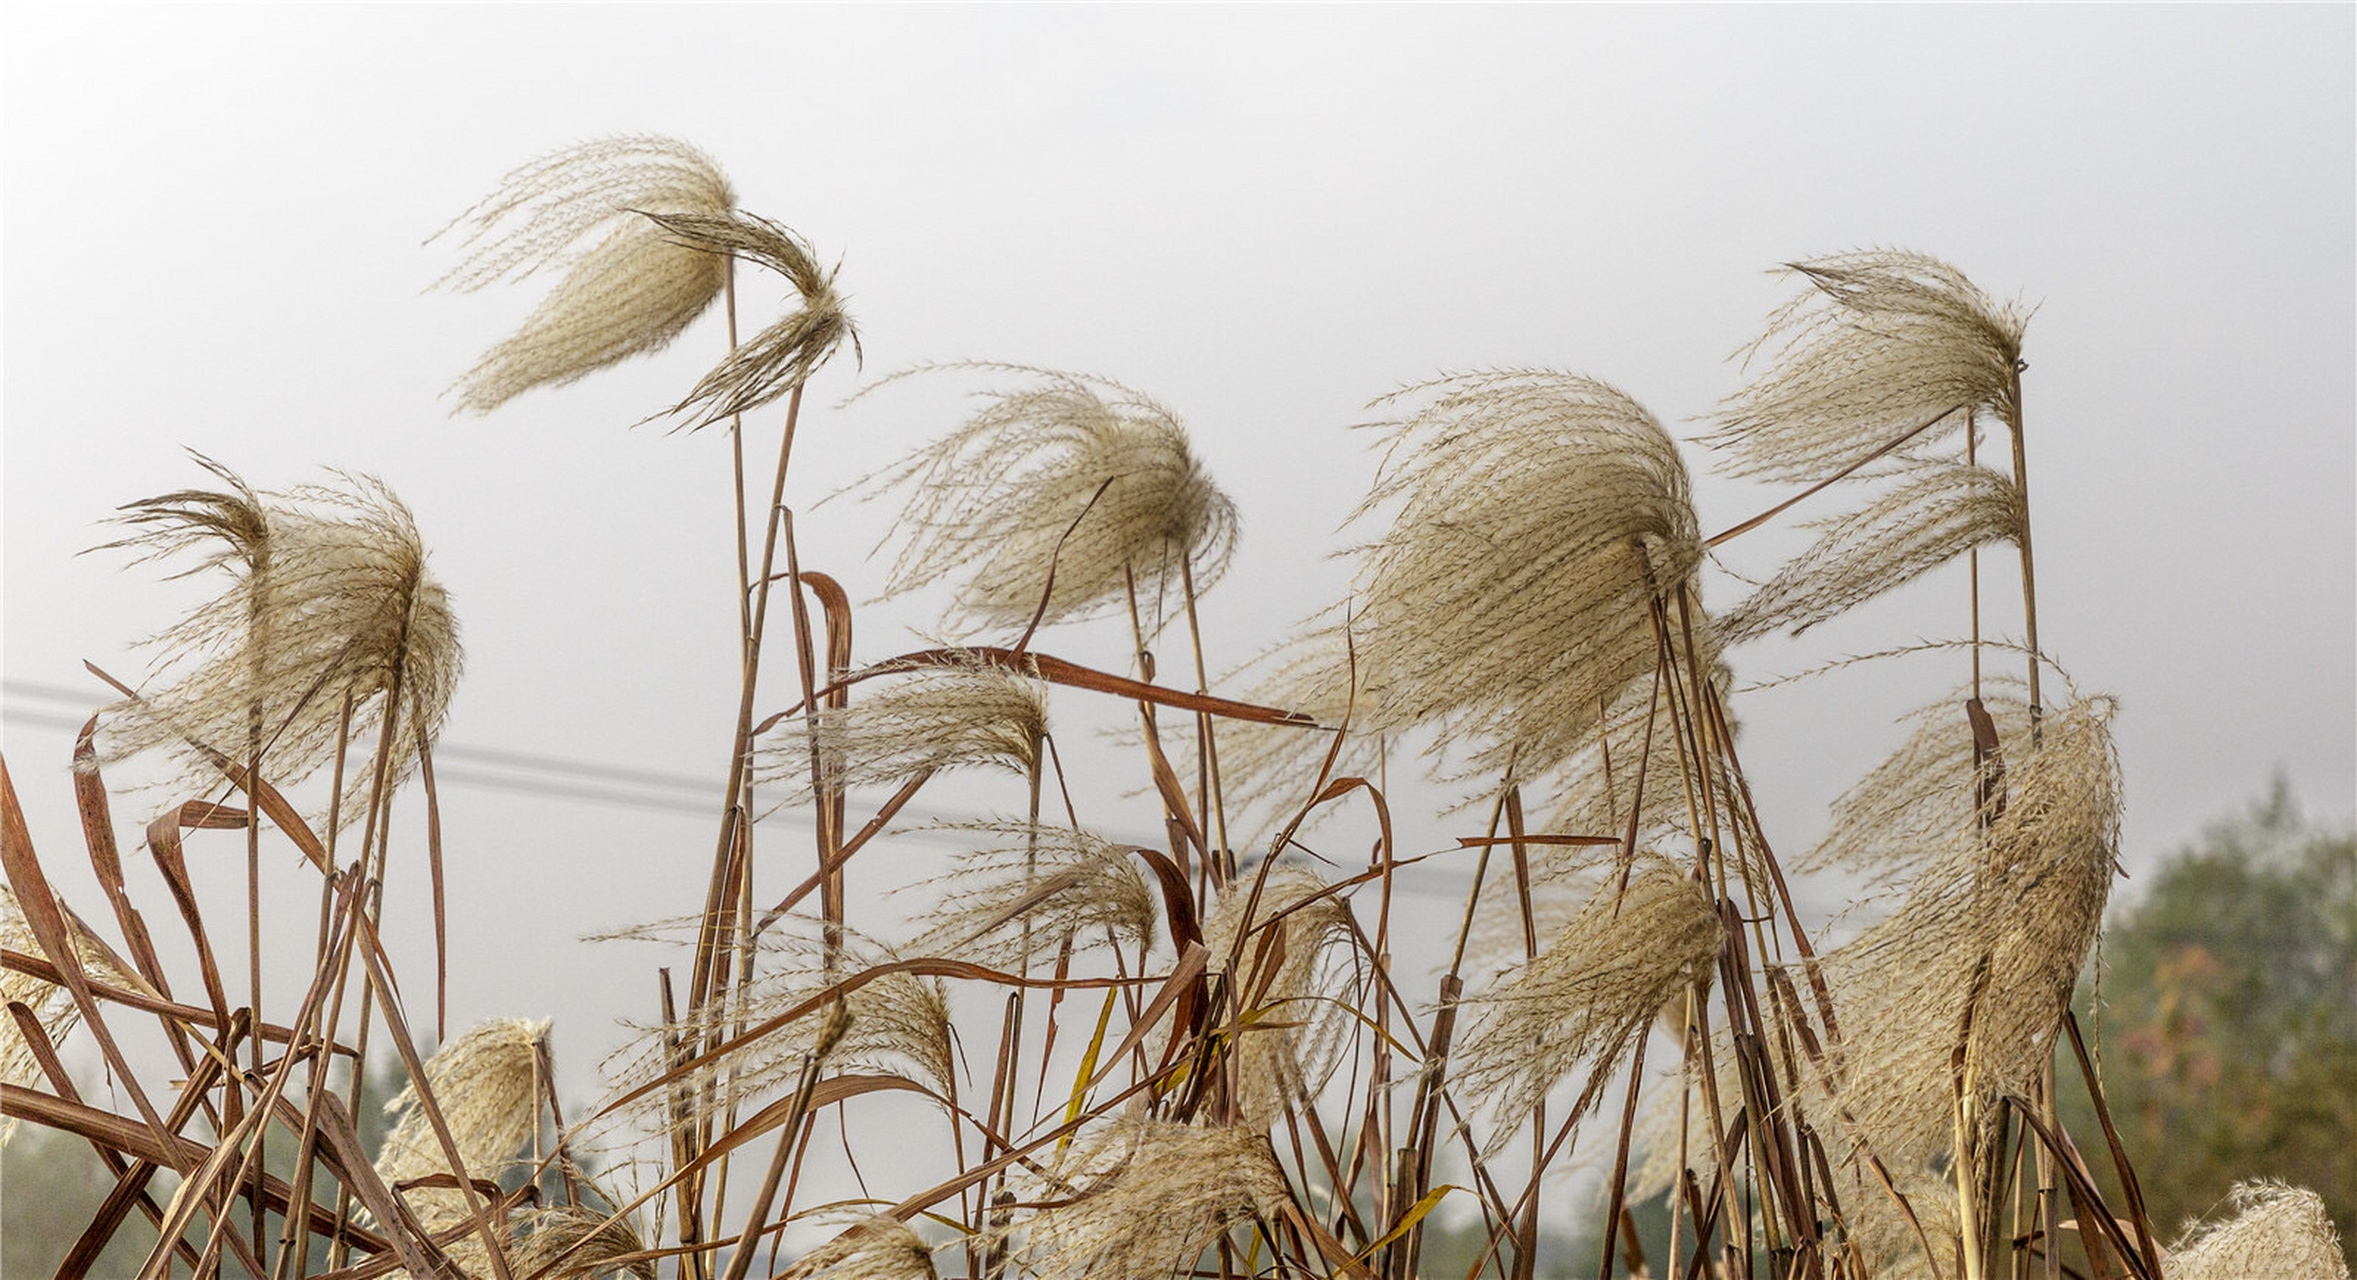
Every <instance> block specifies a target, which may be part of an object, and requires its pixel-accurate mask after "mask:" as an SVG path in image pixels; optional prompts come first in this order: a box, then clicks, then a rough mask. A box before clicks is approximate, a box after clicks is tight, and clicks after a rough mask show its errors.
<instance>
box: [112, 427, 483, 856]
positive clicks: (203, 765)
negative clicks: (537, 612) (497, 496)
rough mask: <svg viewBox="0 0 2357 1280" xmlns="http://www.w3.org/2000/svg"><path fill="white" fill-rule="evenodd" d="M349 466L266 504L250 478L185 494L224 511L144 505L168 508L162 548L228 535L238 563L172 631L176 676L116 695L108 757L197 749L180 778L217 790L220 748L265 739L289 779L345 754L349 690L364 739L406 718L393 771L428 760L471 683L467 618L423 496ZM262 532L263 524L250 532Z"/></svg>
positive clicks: (168, 655) (223, 558)
mask: <svg viewBox="0 0 2357 1280" xmlns="http://www.w3.org/2000/svg"><path fill="white" fill-rule="evenodd" d="M339 478H340V479H341V481H342V486H341V487H329V486H319V485H314V486H304V487H301V488H297V489H294V490H291V491H289V492H287V493H283V494H272V495H267V496H265V497H264V498H262V499H261V500H260V501H258V502H256V501H249V500H248V499H247V498H246V496H245V495H246V494H247V493H248V492H250V491H247V490H244V489H243V487H242V484H240V485H238V486H237V492H235V493H232V494H228V495H220V494H213V495H202V494H200V495H195V496H194V497H192V498H190V499H188V500H187V501H183V502H180V503H178V505H179V506H180V507H181V508H183V509H188V508H189V507H190V506H191V504H193V505H194V506H195V507H197V508H201V509H202V510H203V511H204V512H206V513H210V514H213V515H218V514H220V513H222V512H233V513H234V515H233V516H232V517H231V518H229V519H227V520H225V521H215V520H212V519H210V518H204V519H196V520H182V519H177V518H174V517H170V516H165V515H163V511H164V508H163V507H161V506H160V505H158V504H159V503H160V502H162V501H164V500H157V501H156V502H150V503H143V504H135V505H137V506H139V507H141V508H142V509H143V512H144V513H150V514H157V515H159V517H161V518H159V519H158V520H157V521H156V522H155V526H154V529H153V530H152V532H151V534H150V535H148V536H149V537H151V538H152V539H154V540H155V541H154V542H153V543H152V545H153V546H155V548H156V549H157V550H158V551H164V550H176V549H182V548H194V547H199V546H203V545H205V543H206V540H207V539H208V538H219V539H223V540H225V545H224V548H223V549H220V550H217V551H216V552H215V553H214V554H213V555H211V556H210V557H208V559H207V560H206V562H205V563H206V564H212V565H217V566H219V567H222V568H225V569H227V570H229V571H230V572H231V573H232V575H233V576H232V579H231V582H230V585H229V586H228V588H227V589H225V590H224V591H223V593H222V594H221V595H219V596H217V597H215V598H214V599H213V600H211V601H209V602H207V603H206V604H204V605H201V606H199V607H198V608H197V609H196V610H195V611H194V612H193V613H191V614H190V615H189V616H188V617H187V618H186V619H184V620H182V622H181V623H180V624H178V625H177V626H175V627H173V628H172V629H171V630H169V631H166V632H165V633H163V634H162V635H161V636H159V637H157V640H156V643H157V644H158V645H159V646H160V647H161V648H162V650H163V653H164V658H163V660H162V663H161V664H160V665H161V667H162V672H163V680H162V683H161V684H160V685H159V686H158V687H156V688H155V689H154V691H152V692H150V693H149V694H147V695H145V696H143V697H138V698H132V699H127V700H125V701H123V702H118V703H115V704H113V705H112V706H110V707H108V708H107V709H106V711H107V720H108V732H107V735H106V739H105V750H104V751H103V752H102V756H103V758H105V759H107V760H110V761H111V760H115V759H120V758H122V757H124V756H128V755H132V754H134V753H137V752H140V751H144V750H148V749H152V748H163V749H165V750H167V751H170V752H172V753H173V754H174V755H176V756H178V757H179V759H180V760H181V762H182V773H181V778H180V783H179V784H180V785H181V786H183V787H184V788H186V789H187V790H190V791H194V792H198V793H202V792H204V791H206V790H209V789H211V787H212V786H214V785H216V782H217V779H218V777H219V770H218V768H217V767H216V766H215V765H214V763H213V762H212V758H211V757H210V756H209V755H208V750H211V751H219V752H221V753H222V754H223V755H225V756H227V757H229V758H231V759H243V758H244V757H246V756H247V755H248V754H249V753H252V752H259V753H260V754H261V755H262V757H263V764H264V768H265V771H266V773H267V775H268V776H269V777H270V778H271V780H272V781H274V782H277V783H279V784H280V785H282V786H283V785H285V784H288V783H292V782H298V781H301V780H302V779H303V778H305V777H308V776H309V775H310V774H311V773H313V772H314V771H316V770H317V769H318V768H319V767H320V766H321V765H323V764H325V763H326V762H327V761H328V760H329V759H330V758H331V757H332V756H333V755H334V752H335V748H336V742H337V738H338V732H339V727H340V721H341V717H342V710H343V699H344V696H345V695H346V694H350V695H351V696H352V701H353V716H352V723H351V726H350V728H351V733H352V736H353V738H354V739H355V740H364V739H366V738H367V737H368V736H369V735H370V734H371V733H372V732H373V731H374V730H375V729H376V728H377V727H378V726H379V725H381V724H382V722H383V719H384V717H385V716H386V715H387V714H388V713H390V714H394V715H395V716H396V722H395V732H394V738H393V758H392V761H391V764H390V772H389V773H388V775H387V779H386V781H387V784H388V785H397V784H398V783H400V782H401V781H402V780H404V779H405V778H406V777H407V776H408V774H409V772H410V771H411V770H412V769H414V768H415V767H416V764H417V758H418V753H419V752H420V751H421V750H422V749H423V748H424V747H425V746H426V745H427V744H428V743H430V742H431V741H432V739H433V738H434V736H435V735H437V734H438V733H439V732H440V731H441V726H442V719H443V716H444V714H445V713H446V712H447V710H448V708H449V704H450V696H451V694H452V692H453V691H454V690H455V689H456V687H457V682H458V674H459V669H460V665H461V663H462V661H463V655H462V653H461V651H460V648H459V644H458V624H457V621H456V619H455V618H454V617H453V615H452V613H451V611H450V602H449V596H448V593H447V592H446V591H445V590H444V589H443V587H442V584H441V582H440V581H439V580H438V579H436V578H435V577H434V575H433V573H432V571H431V570H429V569H428V568H427V567H426V548H425V543H424V540H423V539H422V538H421V537H420V536H419V534H418V530H417V523H416V521H415V520H414V519H413V518H412V517H411V515H410V513H409V508H408V507H407V506H405V505H403V504H402V502H401V500H400V499H399V498H398V497H396V496H394V494H393V491H392V490H391V489H389V488H387V487H386V486H385V484H384V482H383V481H381V480H378V479H376V478H375V477H373V476H359V475H350V474H342V473H339ZM219 525H226V526H228V527H217V526H219ZM255 530H259V531H261V534H260V536H258V537H254V536H249V534H250V533H251V532H252V531H255ZM241 531H242V532H241ZM200 567H201V566H200ZM396 702H397V704H398V705H397V706H392V705H390V704H393V703H396ZM366 803H367V789H366V788H354V789H353V791H352V793H351V794H349V795H348V797H347V806H346V812H345V813H344V814H342V815H339V817H340V818H342V819H349V818H350V817H353V816H356V815H357V814H358V813H359V811H360V810H361V809H362V808H363V807H365V805H366Z"/></svg>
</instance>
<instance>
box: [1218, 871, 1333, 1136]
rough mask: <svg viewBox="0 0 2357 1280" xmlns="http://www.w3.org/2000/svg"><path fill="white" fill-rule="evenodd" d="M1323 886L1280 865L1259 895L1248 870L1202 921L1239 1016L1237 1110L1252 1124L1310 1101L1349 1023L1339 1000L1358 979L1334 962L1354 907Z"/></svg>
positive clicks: (1258, 1126)
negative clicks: (1248, 907) (1249, 906)
mask: <svg viewBox="0 0 2357 1280" xmlns="http://www.w3.org/2000/svg"><path fill="white" fill-rule="evenodd" d="M1326 887H1327V886H1326V883H1325V882H1324V881H1323V880H1320V879H1319V878H1318V877H1317V876H1316V875H1315V874H1313V873H1312V872H1310V871H1308V870H1307V869H1305V868H1302V867H1298V866H1280V867H1277V868H1274V869H1272V870H1271V871H1270V872H1269V875H1268V877H1267V878H1266V879H1265V880H1263V881H1261V882H1260V883H1259V885H1258V894H1257V898H1258V901H1257V902H1254V901H1253V899H1254V898H1255V896H1256V895H1255V893H1254V889H1255V885H1254V882H1253V880H1252V879H1251V877H1249V876H1248V877H1245V878H1243V879H1240V880H1237V881H1235V882H1234V883H1232V884H1230V885H1229V886H1228V887H1227V889H1226V890H1225V891H1223V892H1222V893H1221V894H1220V896H1219V900H1218V901H1217V903H1215V904H1214V905H1213V907H1212V910H1211V914H1210V916H1209V918H1207V919H1206V920H1205V921H1204V923H1203V946H1204V948H1205V950H1206V951H1207V952H1208V953H1209V955H1210V957H1211V972H1212V973H1214V974H1215V975H1219V976H1220V977H1221V978H1223V979H1224V980H1225V982H1226V984H1227V990H1228V992H1229V993H1230V994H1229V1005H1228V1009H1229V1015H1230V1016H1231V1017H1232V1018H1234V1019H1235V1020H1236V1021H1237V1023H1238V1030H1237V1033H1236V1040H1235V1045H1236V1050H1235V1053H1236V1076H1235V1080H1236V1112H1237V1115H1238V1117H1239V1123H1241V1124H1242V1125H1243V1126H1244V1127H1245V1128H1247V1129H1252V1130H1256V1131H1265V1130H1266V1129H1267V1128H1268V1127H1269V1126H1270V1125H1271V1124H1274V1123H1275V1122H1276V1120H1277V1118H1278V1117H1279V1116H1280V1115H1281V1114H1283V1113H1284V1112H1285V1111H1286V1110H1288V1109H1291V1108H1294V1107H1297V1106H1301V1105H1305V1099H1307V1098H1308V1096H1309V1094H1310V1093H1311V1092H1312V1091H1314V1090H1315V1089H1316V1088H1317V1086H1318V1085H1319V1084H1320V1083H1321V1082H1322V1081H1323V1079H1324V1077H1325V1074H1326V1072H1327V1070H1328V1069H1329V1068H1331V1066H1332V1065H1333V1059H1334V1054H1335V1051H1336V1050H1337V1049H1338V1048H1339V1043H1338V1042H1339V1039H1340V1037H1341V1035H1342V1034H1343V1033H1344V1032H1345V1031H1347V1030H1348V1025H1349V1017H1348V1015H1347V1014H1346V1013H1345V1012H1344V1009H1343V1006H1344V1005H1345V1004H1346V1003H1347V1002H1348V999H1349V997H1350V995H1351V988H1352V986H1354V985H1355V983H1353V982H1352V981H1351V980H1350V978H1349V976H1348V975H1346V974H1345V973H1343V972H1342V971H1341V970H1340V968H1339V966H1338V961H1339V962H1345V963H1346V962H1347V958H1348V957H1347V956H1346V955H1345V953H1344V950H1343V944H1345V943H1346V942H1347V940H1348V938H1349V916H1350V908H1349V907H1348V906H1347V905H1345V904H1344V903H1343V901H1342V900H1341V899H1340V898H1339V897H1337V896H1335V895H1333V894H1330V893H1327V892H1326ZM1320 895H1324V896H1320ZM1248 902H1252V917H1251V923H1250V925H1246V924H1245V917H1244V912H1245V905H1246V903H1248Z"/></svg>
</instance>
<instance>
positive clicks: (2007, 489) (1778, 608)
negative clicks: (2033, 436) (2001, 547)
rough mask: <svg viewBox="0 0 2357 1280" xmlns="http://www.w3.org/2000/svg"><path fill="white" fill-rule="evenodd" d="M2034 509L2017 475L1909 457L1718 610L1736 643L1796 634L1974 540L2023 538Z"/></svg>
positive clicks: (1942, 561)
mask: <svg viewBox="0 0 2357 1280" xmlns="http://www.w3.org/2000/svg"><path fill="white" fill-rule="evenodd" d="M2028 522H2029V512H2028V510H2027V509H2026V508H2025V507H2024V506H2023V505H2022V501H2021V495H2020V493H2019V492H2018V491H2017V490H2016V489H2015V488H2014V485H2013V481H2012V480H2010V479H2008V478H2006V477H2005V476H2004V475H2003V474H2001V473H1999V472H1996V471H1991V470H1989V469H1988V468H1987V467H1981V466H1969V465H1966V464H1964V463H1958V462H1922V463H1916V464H1914V465H1912V466H1911V467H1910V468H1909V469H1908V471H1907V473H1906V474H1905V476H1904V478H1903V480H1902V481H1901V483H1899V484H1898V485H1897V486H1896V487H1895V488H1892V489H1891V490H1890V491H1889V492H1887V493H1885V494H1883V495H1882V496H1880V497H1878V498H1876V499H1875V500H1874V501H1873V502H1870V503H1868V504H1867V505H1866V506H1864V507H1862V508H1860V509H1859V510H1857V511H1853V512H1851V513H1849V514H1848V515H1844V516H1838V517H1835V518H1833V519H1829V520H1823V521H1819V522H1817V527H1818V528H1820V529H1822V530H1823V532H1822V533H1821V534H1820V535H1819V536H1818V538H1817V541H1816V543H1815V544H1814V545H1812V546H1811V547H1809V549H1808V550H1806V551H1803V552H1802V553H1801V554H1799V555H1798V556H1795V557H1793V558H1792V559H1791V560H1790V561H1787V562H1786V563H1785V565H1784V567H1783V568H1782V569H1780V570H1778V571H1777V573H1776V576H1775V577H1773V578H1771V579H1769V580H1768V582H1767V583H1766V584H1765V585H1763V586H1761V587H1760V588H1759V590H1757V591H1755V592H1753V593H1752V594H1751V595H1750V596H1748V597H1746V598H1745V599H1744V600H1743V601H1742V603H1740V604H1738V605H1736V606H1735V607H1734V608H1732V609H1730V610H1727V611H1726V612H1725V613H1723V614H1721V615H1720V617H1719V625H1720V630H1721V634H1722V636H1723V638H1724V639H1725V640H1726V642H1727V643H1729V644H1737V643H1741V642H1742V641H1745V640H1749V639H1751V638H1753V637H1755V636H1762V635H1767V634H1769V633H1771V632H1776V631H1789V632H1790V633H1792V634H1793V635H1799V634H1800V633H1801V632H1803V631H1806V630H1808V629H1809V628H1810V627H1813V626H1815V625H1817V624H1818V623H1820V622H1823V621H1825V620H1826V619H1828V618H1832V617H1834V616H1836V615H1838V614H1842V613H1846V612H1848V611H1849V610H1850V609H1853V608H1855V607H1857V606H1858V605H1860V604H1863V603H1865V602H1866V601H1868V600H1871V599H1873V598H1874V597H1876V596H1879V595H1881V594H1883V593H1884V592H1887V591H1890V590H1893V589H1894V588H1897V587H1901V586H1904V585H1906V584H1907V583H1909V582H1912V581H1914V580H1915V579H1916V578H1918V577H1921V576H1922V575H1923V574H1925V573H1927V572H1929V571H1930V570H1932V569H1935V568H1938V567H1939V566H1940V565H1943V564H1946V563H1947V562H1948V561H1950V560H1953V559H1955V558H1956V557H1957V556H1960V555H1963V554H1964V553H1965V552H1967V551H1970V550H1972V549H1974V548H1976V547H1982V546H1988V545H1990V544H1992V543H1999V542H2011V543H2015V544H2017V545H2018V544H2019V543H2020V541H2021V537H2022V530H2023V528H2024V527H2025V526H2026V525H2027V524H2028Z"/></svg>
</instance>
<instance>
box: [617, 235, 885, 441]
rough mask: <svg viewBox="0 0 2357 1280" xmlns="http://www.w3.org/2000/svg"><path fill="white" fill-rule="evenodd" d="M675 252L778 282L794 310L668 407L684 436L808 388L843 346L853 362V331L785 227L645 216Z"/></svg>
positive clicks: (826, 278) (835, 296) (826, 282)
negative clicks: (740, 266) (747, 267)
mask: <svg viewBox="0 0 2357 1280" xmlns="http://www.w3.org/2000/svg"><path fill="white" fill-rule="evenodd" d="M648 217H649V219H650V220H652V221H653V222H654V223H655V225H657V226H659V227H661V228H662V229H663V230H664V231H665V232H667V233H669V234H670V236H671V237H672V239H673V240H674V241H675V242H676V243H677V244H679V245H682V246H684V247H686V248H688V249H690V250H693V251H695V252H697V253H701V254H710V255H717V256H715V257H714V258H713V261H720V260H723V259H726V258H730V257H737V258H743V259H745V260H746V261H748V262H756V263H759V264H761V265H762V266H764V267H767V268H769V269H770V270H772V271H774V272H776V273H777V274H779V275H781V276H784V277H785V278H786V280H787V282H788V283H790V284H792V285H793V286H794V292H795V293H796V294H797V295H799V301H800V302H801V308H800V309H799V310H797V311H795V312H793V313H792V314H790V315H788V316H786V317H785V318H784V319H782V320H779V321H778V322H777V323H775V324H772V325H770V326H769V327H768V328H766V329H764V330H762V331H761V332H760V333H757V334H755V335H753V337H752V339H751V340H749V341H747V342H745V343H743V344H741V345H739V346H738V347H737V349H736V350H734V351H731V352H730V353H729V355H728V358H727V359H726V360H723V361H721V362H720V364H719V365H718V366H716V367H715V368H713V370H712V371H711V372H710V373H707V374H705V375H704V377H703V379H702V380H701V381H699V382H697V383H696V386H695V389H694V390H692V391H690V392H688V394H687V398H686V399H684V400H681V401H680V402H679V403H678V404H677V405H674V406H672V409H671V412H672V413H674V414H677V415H679V416H681V417H682V418H683V419H684V421H683V423H682V425H684V426H686V427H687V428H688V429H690V430H694V429H696V428H700V427H707V426H710V425H712V424H713V423H715V422H719V421H721V420H723V419H726V418H729V417H733V416H735V415H737V414H741V413H750V412H751V411H753V410H755V409H758V408H760V407H761V406H762V405H765V404H768V403H769V402H771V401H773V400H776V399H777V398H778V397H780V396H783V395H785V394H787V393H788V392H791V391H792V390H793V389H794V388H796V387H798V386H801V385H802V384H803V383H804V382H806V381H808V380H809V378H810V375H811V374H813V373H816V372H817V371H818V367H819V366H820V365H822V364H825V363H826V362H827V359H828V357H830V356H832V355H834V354H835V350H836V348H838V347H840V346H842V345H843V344H844V343H845V342H849V343H850V344H851V350H852V354H853V355H854V356H857V355H858V354H859V330H858V329H857V328H856V327H855V326H854V325H853V324H852V323H851V316H850V313H849V312H847V311H845V310H844V309H843V298H842V295H841V294H839V293H837V292H836V290H835V273H834V272H833V271H830V270H822V269H820V267H819V265H818V259H817V257H816V256H815V255H814V254H813V253H812V252H811V249H810V246H809V245H808V244H807V243H805V242H804V241H803V240H802V239H801V238H800V237H798V236H796V235H795V234H794V233H793V232H792V231H789V230H787V229H786V228H785V227H783V226H781V225H779V224H777V223H775V222H772V221H770V220H769V219H767V218H763V217H760V216H758V215H755V214H750V213H745V212H742V211H727V212H722V213H717V214H713V213H695V212H684V213H675V214H666V213H650V214H649V215H648Z"/></svg>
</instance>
